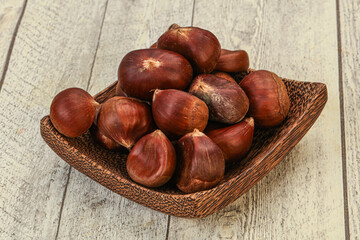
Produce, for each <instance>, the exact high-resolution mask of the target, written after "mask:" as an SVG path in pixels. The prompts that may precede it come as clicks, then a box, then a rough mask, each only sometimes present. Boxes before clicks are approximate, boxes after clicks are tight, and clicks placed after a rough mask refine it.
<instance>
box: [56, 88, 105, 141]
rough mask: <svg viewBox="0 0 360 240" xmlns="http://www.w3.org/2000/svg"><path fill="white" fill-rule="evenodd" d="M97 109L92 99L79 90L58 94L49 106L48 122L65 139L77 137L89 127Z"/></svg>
mask: <svg viewBox="0 0 360 240" xmlns="http://www.w3.org/2000/svg"><path fill="white" fill-rule="evenodd" d="M98 107H99V103H97V102H96V101H95V100H94V98H93V97H92V96H91V95H90V94H89V93H87V92H86V91H85V90H83V89H80V88H68V89H66V90H64V91H62V92H60V93H58V94H57V95H56V96H55V98H54V99H53V101H52V103H51V106H50V120H51V122H52V124H53V125H54V127H55V128H56V130H58V131H59V132H60V133H61V134H63V135H65V136H67V137H78V136H80V135H81V134H83V133H84V132H86V131H87V130H89V128H90V127H91V125H92V123H93V121H94V118H95V114H96V110H97V108H98Z"/></svg>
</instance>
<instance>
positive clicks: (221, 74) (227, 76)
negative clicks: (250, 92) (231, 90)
mask: <svg viewBox="0 0 360 240" xmlns="http://www.w3.org/2000/svg"><path fill="white" fill-rule="evenodd" d="M212 74H214V75H215V76H218V77H221V78H223V79H226V80H228V81H230V82H234V83H237V82H236V81H235V79H234V78H233V77H232V76H230V75H229V74H227V73H224V72H213V73H212Z"/></svg>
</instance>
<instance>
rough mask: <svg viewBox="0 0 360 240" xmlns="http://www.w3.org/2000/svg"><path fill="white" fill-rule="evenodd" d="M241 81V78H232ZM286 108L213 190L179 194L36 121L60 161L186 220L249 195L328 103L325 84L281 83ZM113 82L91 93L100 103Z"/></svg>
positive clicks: (121, 158) (117, 156)
mask: <svg viewBox="0 0 360 240" xmlns="http://www.w3.org/2000/svg"><path fill="white" fill-rule="evenodd" d="M233 77H234V78H235V79H236V80H237V81H240V80H241V79H242V78H243V77H244V74H242V73H238V74H234V75H233ZM283 81H284V83H285V85H286V88H287V91H288V93H289V97H290V102H291V107H290V112H289V115H288V117H287V118H286V120H285V121H284V123H283V124H282V125H280V126H279V127H277V128H273V129H267V130H263V129H255V133H254V140H253V145H252V147H251V149H250V151H249V153H248V154H247V156H246V157H245V158H244V159H243V160H242V161H240V162H237V163H234V164H233V165H231V166H229V167H227V169H226V173H225V178H224V179H223V181H221V182H220V183H219V184H218V185H217V186H216V187H214V188H212V189H209V190H206V191H201V192H196V193H191V194H184V193H182V192H181V191H179V190H178V189H177V188H176V186H175V184H174V183H173V182H169V183H167V184H166V185H164V186H162V187H160V188H153V189H150V188H146V187H144V186H142V185H139V184H137V183H135V182H133V181H132V180H131V179H130V177H129V175H128V174H127V172H126V157H127V155H126V154H121V153H114V152H110V151H107V150H105V149H103V148H101V147H100V146H98V145H97V144H95V143H94V142H93V140H92V138H91V136H90V134H89V133H88V132H87V133H85V134H83V135H82V136H80V137H77V138H68V137H65V136H63V135H61V134H60V133H59V132H58V131H57V130H56V129H55V128H54V126H53V125H52V123H51V121H50V117H49V116H45V117H43V119H42V120H41V128H40V129H41V135H42V137H43V138H44V140H45V142H46V143H47V144H48V145H49V146H50V147H51V149H53V150H54V152H55V153H56V154H58V155H59V156H60V157H61V158H62V159H63V160H65V161H66V162H67V163H69V164H70V165H71V166H72V167H74V168H76V169H77V170H78V171H80V172H82V173H83V174H85V175H87V176H88V177H90V178H91V179H93V180H95V181H96V182H98V183H100V184H101V185H103V186H105V187H107V188H108V189H110V190H111V191H113V192H115V193H118V194H120V195H121V196H123V197H126V198H128V199H130V200H132V201H134V202H137V203H139V204H141V205H144V206H146V207H149V208H152V209H154V210H157V211H160V212H163V213H166V214H170V215H174V216H179V217H188V218H201V217H205V216H208V215H210V214H213V213H215V212H217V211H219V210H220V209H222V208H224V207H225V206H227V205H228V204H230V203H232V202H233V201H235V200H236V199H237V198H238V197H240V196H241V195H242V194H244V193H245V192H246V191H248V190H249V189H250V188H251V187H252V186H254V185H255V184H256V183H257V182H258V181H259V180H260V179H262V178H263V177H264V176H265V175H266V174H267V173H268V172H269V171H270V170H271V169H273V168H274V167H275V166H276V165H277V164H278V163H279V162H280V161H281V160H282V159H283V158H284V157H285V156H286V155H287V154H288V153H289V151H290V150H291V149H292V148H294V146H295V145H296V144H297V143H298V142H299V141H300V139H301V138H302V137H303V136H304V135H305V133H306V132H307V131H308V130H309V129H310V127H311V126H312V125H313V124H314V122H315V121H316V119H317V118H318V117H319V115H320V113H321V111H322V109H323V108H324V106H325V104H326V101H327V90H326V85H324V84H322V83H311V82H299V81H294V80H288V79H283ZM115 87H116V82H115V83H113V84H111V85H110V86H109V87H107V88H106V89H104V90H103V91H101V92H100V93H98V94H96V95H95V99H96V100H97V101H98V102H100V103H102V102H104V101H105V100H106V99H108V98H111V97H112V96H114V94H115Z"/></svg>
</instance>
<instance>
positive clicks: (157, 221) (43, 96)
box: [0, 0, 360, 239]
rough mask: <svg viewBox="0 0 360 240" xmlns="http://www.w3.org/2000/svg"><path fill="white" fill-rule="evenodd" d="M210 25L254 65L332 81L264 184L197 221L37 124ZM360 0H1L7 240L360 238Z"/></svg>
mask: <svg viewBox="0 0 360 240" xmlns="http://www.w3.org/2000/svg"><path fill="white" fill-rule="evenodd" d="M174 22H176V23H178V24H179V25H184V26H185V25H186V26H188V25H194V26H199V27H202V28H206V29H208V30H210V31H212V32H213V33H214V34H215V35H216V36H217V37H218V38H219V40H220V42H221V44H222V46H223V47H224V48H228V49H245V50H247V51H248V53H249V55H250V62H251V64H250V65H251V67H252V68H255V69H268V70H271V71H274V72H276V73H278V74H279V75H280V76H282V77H286V78H290V79H296V80H302V81H317V82H323V83H325V84H326V85H327V88H328V94H329V100H328V103H327V105H326V107H325V109H324V111H323V113H322V114H321V116H320V117H319V119H318V121H317V122H316V123H315V125H314V126H313V127H312V128H311V129H310V131H309V132H308V133H307V134H306V136H305V137H304V138H303V140H302V141H301V142H300V143H299V144H298V145H297V146H296V147H295V148H294V149H293V151H292V152H291V153H290V154H289V155H288V156H287V157H286V158H285V159H284V160H283V161H282V162H281V163H280V164H279V165H278V166H277V167H276V168H275V169H274V170H273V171H271V172H270V173H269V174H268V175H267V176H266V177H265V178H264V179H263V180H262V181H260V182H259V183H258V184H257V185H255V186H254V187H253V188H252V189H251V190H250V191H249V192H247V193H246V194H245V195H243V196H242V197H240V198H239V199H238V200H237V201H235V202H234V203H232V204H230V205H229V206H227V207H226V208H224V209H223V210H221V211H220V212H218V213H216V214H214V215H211V216H209V217H207V218H204V219H200V220H194V219H182V218H177V217H169V216H167V215H164V214H162V213H159V212H155V211H153V210H150V209H148V208H145V207H142V206H140V205H138V204H136V203H133V202H131V201H129V200H127V199H125V198H123V197H121V196H119V195H117V194H114V193H112V192H111V191H109V190H108V189H106V188H104V187H102V186H101V185H99V184H97V183H95V182H94V181H92V180H91V179H89V178H88V177H86V176H84V175H83V174H81V173H79V172H78V171H77V170H75V169H72V168H70V167H69V166H68V165H67V164H66V163H65V162H64V161H63V160H61V159H60V158H59V157H57V156H56V155H55V154H54V153H53V152H52V151H51V150H50V149H49V147H47V145H46V144H45V143H44V141H43V140H42V139H41V136H40V134H39V121H40V119H41V117H42V116H44V115H46V114H48V113H49V107H50V103H51V100H52V98H53V97H54V96H55V95H56V94H57V93H58V92H59V91H61V90H62V89H65V88H68V87H72V86H76V87H81V88H83V89H86V90H88V91H89V92H90V93H92V94H94V93H96V92H98V91H100V90H102V89H103V88H105V87H106V86H107V85H109V84H110V83H112V82H113V81H115V79H116V77H117V76H116V70H117V66H118V64H119V62H120V60H121V58H122V57H123V56H124V55H125V54H126V53H127V52H129V51H130V50H133V49H139V48H146V47H148V46H150V45H151V44H152V43H153V42H155V41H156V39H157V37H158V36H160V34H161V33H162V32H163V31H164V30H165V29H166V28H167V27H168V26H169V25H170V24H171V23H174ZM359 36H360V0H355V1H354V0H335V1H334V0H332V1H316V2H314V1H310V0H303V1H272V2H269V1H263V0H257V1H250V0H238V1H232V0H231V1H230V0H229V1H215V0H211V1H209V0H188V1H183V0H177V1H165V0H163V1H145V0H144V1H117V0H97V1H90V0H89V1H85V0H84V1H71V0H65V1H52V0H31V1H30V0H0V77H1V81H0V239H360V162H359V160H360V150H359V149H360V139H359V137H358V133H360V120H359V119H360V113H359V112H360V90H359V88H360V79H359V78H360V75H359V71H360V37H359Z"/></svg>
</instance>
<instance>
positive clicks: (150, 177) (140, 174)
mask: <svg viewBox="0 0 360 240" xmlns="http://www.w3.org/2000/svg"><path fill="white" fill-rule="evenodd" d="M175 167H176V153H175V149H174V147H173V145H172V144H171V142H170V141H169V139H168V138H167V137H166V136H165V134H164V133H162V132H161V131H160V130H155V131H154V132H152V133H150V134H148V135H145V136H144V137H142V138H140V140H139V141H138V142H137V143H136V144H135V145H134V147H133V149H132V150H131V152H130V154H129V156H128V158H127V161H126V169H127V172H128V174H129V176H130V178H131V179H132V180H133V181H135V182H137V183H140V184H142V185H144V186H147V187H160V186H162V185H164V184H165V183H167V182H168V181H169V180H170V179H171V177H172V175H173V173H174V170H175Z"/></svg>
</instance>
